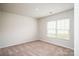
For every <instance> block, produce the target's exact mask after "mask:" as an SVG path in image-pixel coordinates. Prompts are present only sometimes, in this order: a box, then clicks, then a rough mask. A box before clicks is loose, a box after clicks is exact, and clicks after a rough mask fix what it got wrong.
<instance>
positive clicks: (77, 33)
mask: <svg viewBox="0 0 79 59" xmlns="http://www.w3.org/2000/svg"><path fill="white" fill-rule="evenodd" d="M74 22H75V23H74V28H75V29H74V39H75V42H74V43H75V47H74V49H75V53H74V54H75V55H76V56H79V3H76V4H75V20H74Z"/></svg>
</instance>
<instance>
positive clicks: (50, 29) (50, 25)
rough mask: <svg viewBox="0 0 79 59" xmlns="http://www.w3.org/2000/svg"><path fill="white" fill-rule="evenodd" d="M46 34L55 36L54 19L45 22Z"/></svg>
mask: <svg viewBox="0 0 79 59" xmlns="http://www.w3.org/2000/svg"><path fill="white" fill-rule="evenodd" d="M47 36H48V37H52V38H55V37H56V21H51V22H48V23H47Z"/></svg>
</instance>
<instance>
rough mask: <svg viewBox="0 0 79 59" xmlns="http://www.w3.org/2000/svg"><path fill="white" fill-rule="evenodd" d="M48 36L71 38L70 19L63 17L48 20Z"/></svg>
mask: <svg viewBox="0 0 79 59" xmlns="http://www.w3.org/2000/svg"><path fill="white" fill-rule="evenodd" d="M47 36H48V37H49V38H57V39H66V40H69V38H70V19H61V20H54V21H49V22H47Z"/></svg>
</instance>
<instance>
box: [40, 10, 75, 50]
mask: <svg viewBox="0 0 79 59" xmlns="http://www.w3.org/2000/svg"><path fill="white" fill-rule="evenodd" d="M68 18H69V19H70V22H71V24H70V29H71V30H70V32H71V38H70V39H69V40H64V39H51V38H48V37H47V36H46V23H47V22H48V21H52V20H61V19H68ZM73 26H74V9H70V10H68V11H65V12H61V13H58V14H55V15H51V16H48V17H45V18H42V19H39V31H40V34H39V35H40V40H43V41H46V42H49V43H53V44H56V45H59V46H64V47H67V48H71V49H74V36H73V35H74V32H73V31H74V27H73Z"/></svg>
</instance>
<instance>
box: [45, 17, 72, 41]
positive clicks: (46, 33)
mask: <svg viewBox="0 0 79 59" xmlns="http://www.w3.org/2000/svg"><path fill="white" fill-rule="evenodd" d="M59 20H68V21H69V30H68V31H69V32H68V33H69V37H68V38H69V39H65V38H61V39H62V40H63V39H64V40H70V38H71V35H70V34H71V32H70V30H71V28H70V24H71V22H70V19H69V18H65V19H59ZM59 20H51V21H47V23H48V22H52V21H56V29H55V30H56V37H48V33H47V32H46V36H47V37H48V38H53V39H60V38H57V35H58V29H57V27H58V26H57V21H59ZM47 23H46V24H47ZM46 27H48V25H47V26H46ZM46 29H47V31H48V28H46ZM59 30H62V29H59ZM63 30H67V29H63Z"/></svg>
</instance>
